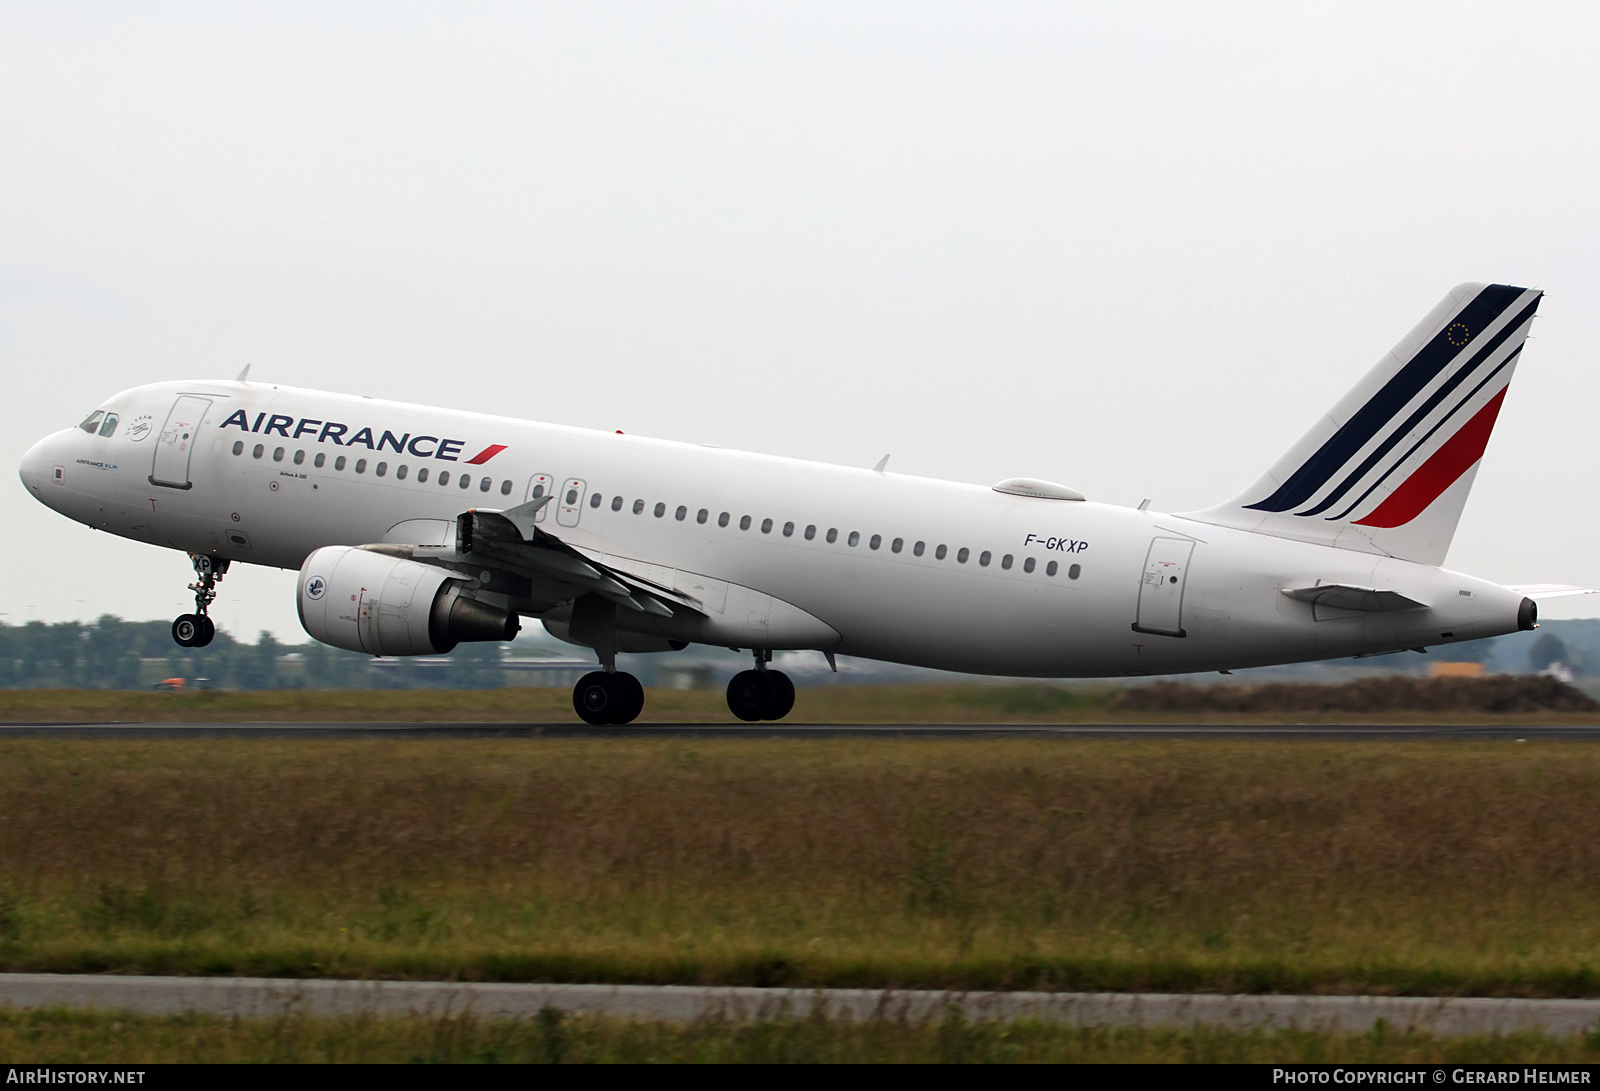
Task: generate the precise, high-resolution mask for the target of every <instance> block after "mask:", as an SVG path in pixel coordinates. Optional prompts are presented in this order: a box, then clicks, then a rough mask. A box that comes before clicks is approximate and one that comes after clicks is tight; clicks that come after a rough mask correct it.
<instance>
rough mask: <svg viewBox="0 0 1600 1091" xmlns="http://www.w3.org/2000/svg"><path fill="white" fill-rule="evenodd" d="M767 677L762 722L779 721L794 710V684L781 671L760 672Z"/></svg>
mask: <svg viewBox="0 0 1600 1091" xmlns="http://www.w3.org/2000/svg"><path fill="white" fill-rule="evenodd" d="M758 673H762V674H765V675H766V676H767V697H768V701H769V703H768V705H767V708H766V714H765V715H764V716H762V717H761V718H762V719H763V720H781V719H783V718H784V717H785V716H787V715H789V713H790V712H791V711H793V710H794V683H793V682H791V681H789V676H788V675H787V674H784V673H783V672H782V671H773V670H769V671H761V672H758Z"/></svg>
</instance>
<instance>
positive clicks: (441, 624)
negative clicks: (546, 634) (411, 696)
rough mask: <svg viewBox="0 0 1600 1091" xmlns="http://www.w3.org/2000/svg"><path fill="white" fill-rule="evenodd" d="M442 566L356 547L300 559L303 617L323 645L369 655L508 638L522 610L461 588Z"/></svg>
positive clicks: (421, 652)
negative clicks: (475, 596)
mask: <svg viewBox="0 0 1600 1091" xmlns="http://www.w3.org/2000/svg"><path fill="white" fill-rule="evenodd" d="M463 586H464V581H463V580H461V579H460V578H459V577H456V576H453V575H452V574H451V573H449V572H447V571H445V570H444V569H442V568H434V567H433V566H431V565H425V564H418V563H417V562H416V561H407V560H403V559H401V558H399V557H389V556H385V555H383V554H381V553H373V552H370V551H368V550H365V549H356V548H354V547H352V546H327V547H325V548H323V549H319V550H317V551H316V552H314V553H312V554H311V555H310V556H309V557H307V558H306V560H305V564H303V565H301V566H300V585H299V591H298V594H297V596H296V605H298V607H299V609H300V624H301V625H303V626H305V630H306V632H308V633H310V634H311V635H312V636H313V637H315V638H316V639H317V640H320V641H322V643H324V644H332V645H333V646H334V647H335V648H344V649H345V650H346V651H352V652H365V653H366V654H368V655H438V654H441V653H443V652H447V651H449V650H450V649H451V648H454V647H455V646H456V645H457V644H458V643H461V642H462V641H473V640H510V639H512V638H513V637H515V636H516V635H517V630H518V629H519V628H520V627H521V626H520V623H519V621H518V619H517V615H516V614H515V613H512V612H511V611H509V610H505V609H502V608H500V607H497V606H491V605H489V604H488V603H485V602H479V601H478V600H477V599H473V598H469V597H468V596H467V595H466V594H464V593H463Z"/></svg>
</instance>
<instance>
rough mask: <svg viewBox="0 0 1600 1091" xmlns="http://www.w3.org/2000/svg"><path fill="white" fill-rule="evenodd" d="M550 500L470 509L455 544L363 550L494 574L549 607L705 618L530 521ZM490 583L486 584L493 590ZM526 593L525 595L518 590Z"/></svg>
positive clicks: (671, 593) (694, 606)
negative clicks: (605, 604) (517, 581)
mask: <svg viewBox="0 0 1600 1091" xmlns="http://www.w3.org/2000/svg"><path fill="white" fill-rule="evenodd" d="M549 501H550V497H548V496H543V497H540V498H539V499H537V500H533V501H530V502H528V503H526V504H519V505H517V506H516V507H514V508H508V509H504V510H497V509H492V508H474V509H472V510H470V511H465V512H462V513H461V514H460V515H458V516H457V517H456V534H455V541H454V543H452V544H449V545H407V544H403V543H386V544H382V545H369V546H363V547H362V548H364V549H368V550H372V551H373V552H378V553H387V554H392V555H394V556H401V557H405V558H407V559H409V560H414V561H419V562H421V563H424V564H433V565H439V566H442V567H446V568H453V569H461V570H463V571H464V572H467V571H472V570H484V569H489V570H494V571H496V572H500V573H505V574H509V575H511V576H515V577H521V578H522V581H523V585H524V586H525V587H526V586H528V585H529V584H530V583H531V585H532V587H533V588H534V589H535V590H534V597H535V598H537V599H541V600H547V601H550V602H551V603H552V604H554V603H558V602H564V601H567V600H570V599H575V598H577V597H578V596H580V595H586V594H596V595H599V596H601V597H602V598H605V599H608V600H610V601H611V602H613V603H615V604H616V605H617V606H618V607H620V608H621V609H624V610H632V611H635V612H636V613H640V614H648V615H651V616H654V617H659V618H672V617H678V616H680V615H682V614H685V613H689V614H694V615H703V614H704V610H703V609H702V608H701V604H700V603H699V602H697V601H695V600H694V599H693V598H691V597H690V596H688V595H685V594H683V593H682V592H680V591H675V590H673V589H672V588H671V587H665V586H662V585H660V584H657V583H654V582H652V581H651V580H649V579H646V578H644V577H642V576H640V575H638V574H636V573H632V572H624V571H622V570H621V569H619V568H615V567H613V566H611V565H608V564H606V563H604V562H602V561H597V560H594V559H593V558H590V557H585V556H584V555H583V554H581V553H579V552H578V551H577V550H576V549H574V548H572V546H570V545H568V544H567V543H566V542H563V541H562V540H561V539H560V538H558V537H556V536H555V535H554V534H551V533H549V532H548V531H546V530H545V529H544V528H542V527H540V526H538V525H536V524H535V522H534V515H535V514H537V512H538V511H539V509H540V508H542V507H543V506H544V505H545V504H546V503H548V502H549ZM495 583H496V581H495V580H494V579H489V580H488V584H487V585H488V586H489V588H490V589H491V590H494V589H497V588H496V587H495ZM522 593H523V594H526V592H522Z"/></svg>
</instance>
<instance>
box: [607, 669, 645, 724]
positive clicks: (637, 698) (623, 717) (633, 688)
mask: <svg viewBox="0 0 1600 1091" xmlns="http://www.w3.org/2000/svg"><path fill="white" fill-rule="evenodd" d="M611 688H612V689H614V690H615V691H616V693H617V711H616V712H614V713H613V714H612V716H611V722H612V723H614V724H619V725H620V724H631V723H633V721H634V720H636V719H638V718H639V713H641V712H643V711H644V687H643V686H641V685H640V684H639V680H638V679H637V678H635V677H634V676H633V675H631V674H628V673H627V672H625V671H618V672H617V673H616V674H613V675H612V676H611Z"/></svg>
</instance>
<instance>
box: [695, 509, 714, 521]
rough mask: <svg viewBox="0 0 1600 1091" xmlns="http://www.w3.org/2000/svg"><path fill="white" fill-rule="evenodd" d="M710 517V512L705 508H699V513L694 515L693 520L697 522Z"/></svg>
mask: <svg viewBox="0 0 1600 1091" xmlns="http://www.w3.org/2000/svg"><path fill="white" fill-rule="evenodd" d="M710 517H711V513H710V512H709V511H707V510H706V509H705V508H701V509H700V512H699V514H697V515H696V516H695V517H694V521H695V522H697V523H704V522H705V521H706V520H707V519H708V518H710Z"/></svg>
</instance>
